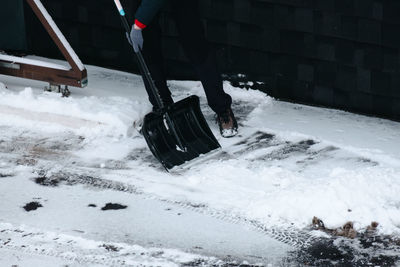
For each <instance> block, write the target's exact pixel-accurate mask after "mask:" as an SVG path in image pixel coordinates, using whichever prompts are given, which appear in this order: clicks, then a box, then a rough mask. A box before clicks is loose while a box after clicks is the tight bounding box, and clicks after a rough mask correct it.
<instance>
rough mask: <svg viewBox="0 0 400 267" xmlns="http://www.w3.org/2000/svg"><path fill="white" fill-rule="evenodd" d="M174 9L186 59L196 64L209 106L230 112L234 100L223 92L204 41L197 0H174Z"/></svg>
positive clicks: (212, 53)
mask: <svg viewBox="0 0 400 267" xmlns="http://www.w3.org/2000/svg"><path fill="white" fill-rule="evenodd" d="M171 2H172V10H173V15H174V19H175V21H176V25H177V28H178V31H179V36H180V41H181V44H182V46H183V49H184V51H185V54H186V56H187V57H188V58H189V60H190V61H191V63H192V64H193V66H194V68H195V70H196V72H197V74H198V76H199V78H200V80H201V82H202V84H203V87H204V90H205V93H206V96H207V101H208V104H209V106H210V107H211V108H212V109H213V110H214V111H215V112H216V113H217V114H221V113H223V112H226V110H227V109H230V106H231V104H232V98H231V97H230V96H229V95H228V94H226V93H225V92H224V89H223V83H222V78H221V74H220V72H219V71H218V68H217V62H216V57H215V52H214V51H213V49H211V47H210V45H209V44H208V42H207V40H206V38H205V32H204V27H203V24H202V22H201V19H200V15H199V2H198V0H172V1H171Z"/></svg>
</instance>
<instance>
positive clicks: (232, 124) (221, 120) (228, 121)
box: [217, 108, 238, 138]
mask: <svg viewBox="0 0 400 267" xmlns="http://www.w3.org/2000/svg"><path fill="white" fill-rule="evenodd" d="M217 123H218V125H219V131H220V133H221V135H222V137H225V138H229V137H234V136H236V135H237V134H238V123H237V121H236V118H235V115H234V114H233V112H232V109H231V108H229V109H227V110H226V111H225V112H223V113H220V114H217Z"/></svg>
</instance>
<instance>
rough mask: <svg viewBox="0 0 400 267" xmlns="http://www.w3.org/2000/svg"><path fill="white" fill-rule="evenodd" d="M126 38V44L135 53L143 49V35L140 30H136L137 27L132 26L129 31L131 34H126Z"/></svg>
mask: <svg viewBox="0 0 400 267" xmlns="http://www.w3.org/2000/svg"><path fill="white" fill-rule="evenodd" d="M126 38H127V39H128V42H129V43H130V44H131V45H132V46H133V49H134V50H135V52H136V53H137V52H139V49H140V50H142V49H143V34H142V29H138V28H137V27H135V26H133V27H132V30H131V34H130V35H129V34H128V33H126Z"/></svg>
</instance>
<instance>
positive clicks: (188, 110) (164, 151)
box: [114, 0, 221, 170]
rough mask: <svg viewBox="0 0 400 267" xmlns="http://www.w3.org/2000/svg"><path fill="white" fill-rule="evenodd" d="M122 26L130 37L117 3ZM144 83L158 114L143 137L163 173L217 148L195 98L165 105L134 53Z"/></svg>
mask: <svg viewBox="0 0 400 267" xmlns="http://www.w3.org/2000/svg"><path fill="white" fill-rule="evenodd" d="M114 2H115V4H116V6H117V8H118V10H119V13H120V15H121V19H122V24H123V26H124V28H125V31H126V32H127V33H128V34H129V33H130V31H131V28H130V26H129V23H128V21H127V19H126V16H125V11H124V9H123V7H122V5H121V3H120V1H119V0H114ZM135 54H136V58H137V60H138V64H139V67H140V69H141V73H142V76H143V79H144V80H146V81H147V82H148V84H149V85H150V89H151V93H152V94H153V96H154V98H155V99H156V101H157V104H158V107H159V110H158V111H153V112H151V113H149V114H147V115H146V116H145V118H144V121H143V126H142V133H143V136H144V138H145V140H146V142H147V145H148V146H149V148H150V150H151V152H152V153H153V155H154V156H155V157H156V158H157V159H158V160H159V161H160V162H161V164H162V165H163V166H164V167H165V168H166V170H169V169H172V168H173V167H175V166H179V165H182V164H183V163H185V162H187V161H190V160H192V159H195V158H197V157H199V156H200V155H202V154H207V153H209V152H211V151H213V150H215V149H218V148H220V147H221V146H220V144H219V143H218V141H217V139H216V138H215V136H214V134H213V133H212V131H211V129H210V127H209V126H208V124H207V121H206V120H205V118H204V116H203V113H202V112H201V109H200V101H199V98H198V97H197V96H194V95H193V96H190V97H187V98H185V99H183V100H181V101H179V102H176V103H173V104H171V105H168V106H166V105H164V103H163V101H162V99H161V97H160V94H159V91H158V89H157V87H156V85H155V84H154V81H153V79H152V78H151V74H150V71H149V69H148V67H147V64H146V62H145V61H144V58H143V55H142V53H141V51H140V49H139V51H138V52H135Z"/></svg>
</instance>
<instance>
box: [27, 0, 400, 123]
mask: <svg viewBox="0 0 400 267" xmlns="http://www.w3.org/2000/svg"><path fill="white" fill-rule="evenodd" d="M188 1H189V0H188ZM42 2H43V3H44V5H45V6H46V7H47V8H48V10H49V12H50V13H51V14H52V16H53V17H54V18H55V20H56V22H57V23H58V25H59V26H60V28H61V29H62V31H63V32H64V33H65V35H66V37H67V39H68V40H69V41H70V42H71V45H72V46H73V47H74V48H75V50H76V51H77V53H78V54H79V55H80V57H81V58H82V60H83V61H84V62H85V63H87V64H96V65H102V66H107V67H113V68H118V69H125V70H130V71H131V70H135V65H134V63H133V61H132V60H131V48H130V47H129V46H128V45H127V42H126V40H125V36H124V34H123V31H122V28H121V26H120V21H119V17H118V13H117V12H116V10H115V8H114V6H113V5H114V4H113V1H112V0H86V1H82V0H69V1H64V0H43V1H42ZM135 2H136V1H132V0H129V1H123V3H124V4H125V5H126V10H128V11H132V12H133V9H134V5H135ZM199 2H200V6H201V12H202V16H203V17H204V19H205V20H204V23H205V26H206V30H207V35H208V39H209V40H210V41H211V42H212V43H213V44H214V45H215V47H216V49H217V52H218V58H219V62H220V67H221V69H222V71H223V73H224V74H225V75H226V77H227V78H229V79H230V80H232V81H233V82H235V83H236V84H239V82H241V81H248V80H249V81H253V82H258V83H254V86H253V87H255V88H258V89H261V90H264V91H265V92H267V93H268V94H270V95H272V96H274V97H277V98H280V99H287V100H292V101H297V102H305V103H310V104H315V105H323V106H328V107H335V108H340V109H345V110H351V111H355V112H361V113H368V114H374V115H378V116H385V117H389V118H392V119H400V75H399V74H400V72H399V69H400V53H399V48H400V15H399V14H400V1H399V0H200V1H199ZM132 12H130V14H129V15H130V17H131V18H132ZM169 12H170V10H167V11H166V12H165V13H164V14H163V16H162V18H161V22H162V25H163V30H164V35H165V36H164V37H165V38H164V44H163V45H164V48H165V55H166V63H167V65H168V68H167V69H168V72H169V76H170V77H172V78H194V76H193V72H192V71H191V69H190V68H188V67H187V63H186V62H185V57H184V55H183V52H182V50H181V48H180V47H179V44H178V41H177V38H176V31H175V26H174V24H173V22H172V21H171V20H170V16H169ZM26 16H27V21H28V33H29V36H30V37H29V41H30V48H31V49H32V51H33V52H35V53H37V54H41V55H46V56H52V57H54V56H58V55H59V54H58V53H57V52H56V50H55V49H50V46H49V41H48V39H46V35H45V34H44V32H40V31H39V30H37V29H38V28H40V25H38V24H37V22H36V21H35V19H34V18H33V17H32V14H30V13H29V12H28V11H27V12H26ZM46 40H47V41H46ZM238 73H244V74H246V77H242V76H240V77H239V76H237V75H236V74H238Z"/></svg>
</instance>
